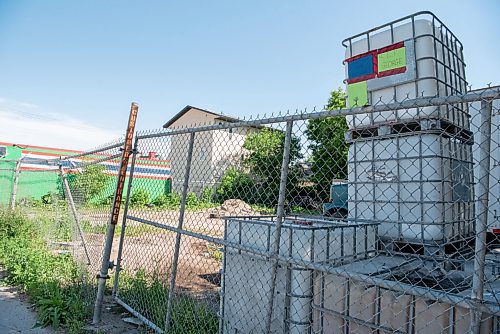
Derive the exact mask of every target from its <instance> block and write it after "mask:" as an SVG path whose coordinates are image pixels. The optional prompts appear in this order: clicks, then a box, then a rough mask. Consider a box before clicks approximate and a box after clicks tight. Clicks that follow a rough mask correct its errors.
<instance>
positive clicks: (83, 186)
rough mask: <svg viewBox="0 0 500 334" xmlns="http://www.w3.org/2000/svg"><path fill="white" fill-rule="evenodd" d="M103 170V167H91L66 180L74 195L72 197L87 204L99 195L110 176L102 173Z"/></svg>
mask: <svg viewBox="0 0 500 334" xmlns="http://www.w3.org/2000/svg"><path fill="white" fill-rule="evenodd" d="M105 170H106V167H105V166H103V165H92V166H88V167H87V168H85V170H84V171H83V172H82V173H81V174H77V175H75V177H73V178H68V182H69V184H70V189H71V190H72V192H74V193H75V194H74V195H73V197H74V198H75V199H77V198H80V199H82V200H83V201H85V202H87V203H88V202H89V201H90V200H91V199H93V198H95V197H98V196H99V195H101V194H102V192H103V191H104V190H105V189H106V187H107V185H108V182H109V181H110V180H111V178H110V176H109V175H106V174H105V173H104V171H105ZM75 195H76V196H75Z"/></svg>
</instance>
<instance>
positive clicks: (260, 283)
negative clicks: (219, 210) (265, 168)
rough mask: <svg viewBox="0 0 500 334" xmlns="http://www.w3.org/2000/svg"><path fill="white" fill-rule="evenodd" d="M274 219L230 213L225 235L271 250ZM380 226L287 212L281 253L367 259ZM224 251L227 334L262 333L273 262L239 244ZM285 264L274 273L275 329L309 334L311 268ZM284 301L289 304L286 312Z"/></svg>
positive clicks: (341, 260) (303, 257)
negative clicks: (230, 216) (237, 216)
mask: <svg viewBox="0 0 500 334" xmlns="http://www.w3.org/2000/svg"><path fill="white" fill-rule="evenodd" d="M275 224H276V222H275V217H258V216H257V217H248V218H228V219H226V227H225V231H226V236H225V240H226V241H229V242H232V243H236V244H238V245H242V246H245V247H250V248H253V249H255V250H258V251H262V252H269V251H272V250H273V246H272V243H273V241H274V238H275V235H276V227H275ZM376 229H377V224H374V223H372V224H352V223H350V224H349V223H345V222H340V221H328V220H322V219H313V218H302V217H286V218H285V220H284V222H283V227H282V230H281V246H280V255H282V256H285V257H292V258H295V259H297V260H303V261H311V262H313V261H314V262H327V263H330V264H337V263H338V264H340V263H349V262H351V261H353V260H356V259H365V258H367V257H368V256H370V255H372V254H373V253H374V252H375V247H376V244H375V243H376V240H375V237H376ZM224 256H225V258H224V269H223V275H224V278H223V282H224V284H223V298H222V300H221V305H222V307H221V308H222V310H223V312H222V314H223V315H222V319H223V323H224V330H223V333H240V332H243V333H264V332H265V321H264V320H265V319H266V315H267V313H268V311H269V305H268V300H269V291H270V288H271V282H272V265H273V262H272V261H271V260H269V259H268V258H266V257H265V256H262V255H256V254H253V253H252V252H251V251H244V250H241V249H239V248H237V247H226V251H225V255H224ZM282 265H283V264H280V267H279V268H278V274H277V278H276V285H275V296H274V305H275V308H274V310H273V315H272V319H273V320H272V330H271V332H272V333H293V334H308V333H310V329H311V316H312V309H311V301H312V284H313V271H312V270H309V269H305V268H302V267H300V266H288V267H283V266H282ZM284 305H287V310H288V311H286V312H285V309H284V307H285V306H284ZM257 319H258V321H256V320H257Z"/></svg>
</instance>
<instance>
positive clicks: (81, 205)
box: [57, 139, 123, 309]
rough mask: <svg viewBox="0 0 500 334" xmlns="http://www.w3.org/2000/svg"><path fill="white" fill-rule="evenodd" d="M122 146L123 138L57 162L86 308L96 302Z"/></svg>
mask: <svg viewBox="0 0 500 334" xmlns="http://www.w3.org/2000/svg"><path fill="white" fill-rule="evenodd" d="M121 147H123V139H118V140H116V141H114V142H110V143H107V144H105V145H101V146H100V147H98V148H95V149H93V150H89V151H86V152H82V153H79V154H74V155H70V156H66V157H63V158H62V159H60V160H58V161H57V164H58V165H59V168H58V169H59V177H60V180H61V181H60V182H61V186H60V187H61V192H62V193H61V195H62V198H63V199H64V202H65V208H66V211H65V212H66V217H67V219H69V221H70V223H71V226H72V232H73V235H72V243H71V245H70V246H71V247H70V251H71V252H72V254H73V257H74V259H75V260H76V261H77V263H78V264H79V266H80V268H81V273H82V281H83V282H84V284H85V286H86V287H87V289H86V296H85V300H86V302H87V306H88V307H89V309H90V306H91V305H92V303H93V301H94V300H95V294H96V288H95V287H96V285H95V284H96V280H95V275H96V273H97V272H98V270H99V266H100V264H101V261H102V254H103V249H104V244H105V237H106V229H107V225H108V223H109V217H110V212H111V204H112V202H113V195H114V192H115V188H116V181H117V170H118V167H119V164H120V156H121V153H120V149H121Z"/></svg>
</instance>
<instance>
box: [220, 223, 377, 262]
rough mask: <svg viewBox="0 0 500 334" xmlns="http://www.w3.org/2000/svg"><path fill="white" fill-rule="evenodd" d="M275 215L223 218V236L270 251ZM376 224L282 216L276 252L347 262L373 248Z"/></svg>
mask: <svg viewBox="0 0 500 334" xmlns="http://www.w3.org/2000/svg"><path fill="white" fill-rule="evenodd" d="M275 224H276V222H275V217H258V216H257V217H251V218H233V219H227V224H226V240H227V241H230V242H234V243H238V244H241V245H244V246H248V247H252V248H255V249H257V250H260V251H267V252H270V251H273V246H272V243H273V241H274V239H275V235H276V232H275V231H276V227H275ZM376 228H377V224H374V223H372V224H366V223H365V224H363V223H361V224H355V223H346V222H342V221H329V220H323V219H312V218H301V217H286V218H285V220H284V222H283V225H282V230H281V239H280V240H281V245H280V255H283V256H290V257H293V258H296V259H299V260H304V261H315V262H326V261H328V262H330V263H331V262H348V261H350V260H352V259H357V258H365V257H366V256H367V254H368V253H370V252H372V251H374V250H375V235H376Z"/></svg>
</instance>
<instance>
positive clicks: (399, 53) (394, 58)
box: [377, 47, 406, 73]
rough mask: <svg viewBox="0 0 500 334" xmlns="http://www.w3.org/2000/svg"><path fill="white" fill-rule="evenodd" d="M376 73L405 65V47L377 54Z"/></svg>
mask: <svg viewBox="0 0 500 334" xmlns="http://www.w3.org/2000/svg"><path fill="white" fill-rule="evenodd" d="M377 61H378V73H380V72H384V71H389V70H393V69H396V68H400V67H404V66H406V48H405V47H402V48H399V49H395V50H391V51H387V52H384V53H380V54H378V55H377Z"/></svg>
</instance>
